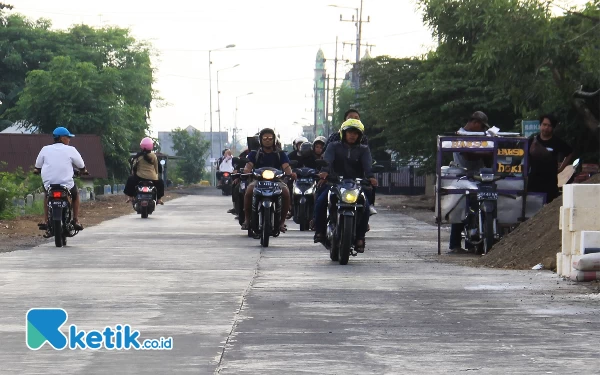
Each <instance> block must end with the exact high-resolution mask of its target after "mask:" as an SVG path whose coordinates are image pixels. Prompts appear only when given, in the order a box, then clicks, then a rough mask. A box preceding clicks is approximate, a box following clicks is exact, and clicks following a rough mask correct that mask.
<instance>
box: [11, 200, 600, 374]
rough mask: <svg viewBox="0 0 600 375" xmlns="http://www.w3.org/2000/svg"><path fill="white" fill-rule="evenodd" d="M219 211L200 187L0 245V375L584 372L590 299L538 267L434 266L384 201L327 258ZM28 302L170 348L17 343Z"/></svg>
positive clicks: (304, 240)
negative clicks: (264, 236) (62, 236)
mask: <svg viewBox="0 0 600 375" xmlns="http://www.w3.org/2000/svg"><path fill="white" fill-rule="evenodd" d="M207 193H208V194H207ZM229 206H230V200H229V198H228V197H222V196H217V195H215V194H214V191H213V190H206V191H205V193H204V194H203V195H194V196H187V197H183V198H180V199H176V200H173V201H170V202H168V203H167V204H166V205H165V206H163V207H159V210H158V211H157V212H156V213H155V214H154V215H152V216H151V217H150V218H149V219H148V220H142V219H140V218H139V216H136V215H133V214H132V215H128V216H124V217H121V218H118V219H115V220H110V221H107V222H104V223H102V224H101V225H98V226H95V227H91V228H87V229H85V230H84V231H83V232H81V233H80V234H79V235H78V236H76V237H75V238H73V239H70V241H69V246H68V247H66V248H62V249H58V248H55V247H54V246H53V245H52V244H48V245H43V246H39V247H36V248H33V249H31V250H21V251H15V252H11V253H4V254H0V373H2V374H37V373H40V374H41V373H44V374H47V373H82V374H106V373H109V374H137V373H156V374H168V373H194V374H211V373H219V374H295V373H314V374H455V373H481V374H547V373H548V374H550V373H553V374H564V373H576V372H583V371H585V372H587V373H594V372H598V369H600V356H599V355H598V342H600V338H599V336H598V331H597V327H598V324H599V323H600V296H599V295H597V294H596V295H594V294H587V290H586V289H585V288H583V287H581V286H578V285H574V284H573V283H571V282H569V281H563V280H561V279H560V278H558V277H557V276H556V275H555V274H553V273H551V272H548V271H506V270H493V269H479V268H466V267H460V266H456V265H452V264H444V263H439V262H437V261H435V258H436V256H435V255H434V254H436V249H437V247H436V242H435V241H436V238H437V237H436V236H437V233H436V230H435V228H434V227H432V226H428V225H426V224H424V223H422V222H419V221H416V220H414V219H412V218H410V217H407V216H403V215H400V214H397V213H393V212H389V211H384V210H380V214H379V215H377V216H374V217H373V218H372V227H373V230H372V231H371V232H369V233H368V238H367V247H368V249H367V251H366V252H365V254H362V255H359V256H358V257H356V258H351V259H350V263H349V264H348V265H347V266H340V265H338V264H337V263H333V262H331V261H330V260H329V257H328V254H327V252H326V251H325V250H324V249H323V248H322V247H321V246H320V245H315V244H313V243H312V233H305V232H300V231H298V230H297V225H295V224H293V223H290V224H288V225H289V227H290V231H288V233H286V234H284V235H282V236H281V237H279V238H273V239H271V246H270V247H269V248H266V249H262V248H261V247H260V245H259V243H258V240H253V239H249V238H247V237H246V235H245V233H244V232H242V231H241V230H239V226H238V225H237V224H236V222H235V221H234V220H233V216H232V215H229V214H226V213H225V211H226V209H227V208H229ZM446 236H447V234H446ZM31 308H63V309H65V310H66V312H67V313H68V320H67V322H66V323H65V324H64V325H63V327H62V329H63V332H64V333H65V334H66V333H67V328H68V326H70V325H72V324H75V325H76V326H77V329H78V330H86V331H89V330H103V329H104V328H105V327H107V326H108V327H115V326H116V325H117V324H121V325H124V324H129V325H131V327H132V329H134V330H138V331H139V332H140V337H141V338H142V339H154V338H160V337H164V338H166V337H172V343H173V349H172V350H115V349H113V350H108V349H106V348H101V349H97V350H92V349H89V348H88V349H85V350H81V349H75V350H70V349H69V348H68V347H67V348H66V349H64V350H62V351H57V350H54V349H52V348H51V347H50V345H49V343H46V344H45V345H44V346H43V347H41V348H39V350H35V351H34V350H30V349H28V347H27V345H26V343H27V340H26V329H25V327H26V313H27V311H28V310H29V309H31ZM32 332H33V330H32ZM88 338H89V337H88ZM71 339H72V337H69V340H71ZM140 341H141V340H140Z"/></svg>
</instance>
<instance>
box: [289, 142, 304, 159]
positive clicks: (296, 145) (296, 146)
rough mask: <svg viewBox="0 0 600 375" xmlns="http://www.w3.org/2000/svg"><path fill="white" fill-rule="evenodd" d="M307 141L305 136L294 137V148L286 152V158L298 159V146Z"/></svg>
mask: <svg viewBox="0 0 600 375" xmlns="http://www.w3.org/2000/svg"><path fill="white" fill-rule="evenodd" d="M304 142H308V139H306V138H305V137H298V138H296V139H294V150H293V151H292V152H290V153H289V154H288V158H289V159H290V160H298V161H299V159H300V146H301V145H302V144H303V143H304Z"/></svg>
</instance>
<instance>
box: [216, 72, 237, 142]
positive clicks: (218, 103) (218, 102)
mask: <svg viewBox="0 0 600 375" xmlns="http://www.w3.org/2000/svg"><path fill="white" fill-rule="evenodd" d="M238 66H240V64H235V65H234V66H230V67H229V68H223V69H219V70H217V112H218V113H219V115H218V119H219V150H222V149H223V144H222V142H221V99H220V98H221V90H219V72H220V71H222V70H227V69H233V68H236V67H238Z"/></svg>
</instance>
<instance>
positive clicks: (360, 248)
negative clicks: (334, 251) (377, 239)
mask: <svg viewBox="0 0 600 375" xmlns="http://www.w3.org/2000/svg"><path fill="white" fill-rule="evenodd" d="M354 250H355V251H356V252H357V253H364V252H365V240H364V239H362V240H356V244H355V245H354Z"/></svg>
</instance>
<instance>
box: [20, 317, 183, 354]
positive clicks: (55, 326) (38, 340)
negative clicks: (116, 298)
mask: <svg viewBox="0 0 600 375" xmlns="http://www.w3.org/2000/svg"><path fill="white" fill-rule="evenodd" d="M67 319H68V314H67V312H66V311H65V310H64V309H54V308H46V309H31V310H29V311H28V312H27V319H26V323H27V327H26V342H27V347H28V348H29V349H31V350H38V349H40V348H41V347H42V346H44V344H45V343H46V342H47V343H48V344H49V345H50V346H52V347H53V348H54V349H56V350H62V349H64V348H66V347H67V346H68V347H69V349H73V350H74V349H101V348H105V349H117V350H129V349H135V350H171V349H173V338H171V337H168V338H164V337H161V338H160V339H146V340H143V341H142V342H141V343H140V338H139V337H140V332H139V331H137V330H132V328H131V326H130V325H129V324H117V325H115V326H114V327H105V328H104V329H103V330H102V331H98V330H90V331H87V332H86V331H84V330H79V329H77V326H76V325H75V324H71V325H70V326H69V335H68V336H67V335H65V334H64V333H63V332H61V330H60V328H61V327H62V326H63V325H64V324H65V322H66V321H67Z"/></svg>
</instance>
